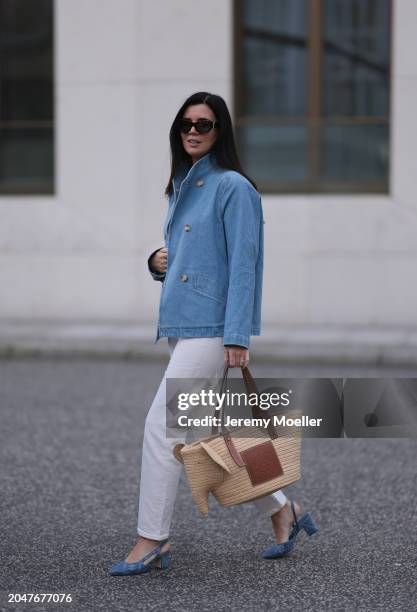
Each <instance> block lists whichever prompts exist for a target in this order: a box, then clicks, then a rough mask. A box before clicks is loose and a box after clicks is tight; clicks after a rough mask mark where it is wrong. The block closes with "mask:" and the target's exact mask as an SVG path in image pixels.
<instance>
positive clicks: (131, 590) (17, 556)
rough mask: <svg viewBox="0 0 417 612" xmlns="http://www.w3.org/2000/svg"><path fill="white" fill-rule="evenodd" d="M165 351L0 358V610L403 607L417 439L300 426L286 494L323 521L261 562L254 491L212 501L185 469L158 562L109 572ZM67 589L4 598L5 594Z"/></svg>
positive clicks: (408, 584)
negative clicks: (65, 600) (164, 561)
mask: <svg viewBox="0 0 417 612" xmlns="http://www.w3.org/2000/svg"><path fill="white" fill-rule="evenodd" d="M164 367H165V364H164V363H162V362H161V363H148V364H147V363H144V362H142V361H113V360H99V361H89V360H80V359H78V360H71V359H66V360H65V359H61V360H38V361H36V360H10V361H1V362H0V411H1V432H0V457H1V527H2V535H1V540H0V542H1V564H0V576H1V578H0V591H1V597H2V600H1V603H0V609H1V610H12V609H14V610H53V611H54V612H55V610H65V609H68V610H76V611H77V612H83V611H94V610H105V611H106V612H109V611H119V610H120V611H125V610H126V611H127V610H158V611H161V610H169V611H176V610H181V611H184V612H187V611H190V612H191V611H193V612H194V611H197V610H198V611H201V612H204V611H206V610H207V611H210V612H213V610H216V611H217V610H240V611H246V610H257V611H259V610H284V609H285V610H291V611H298V610H309V611H311V610H312V611H315V610H320V611H321V610H332V611H333V610H338V611H339V610H349V611H351V610H361V611H368V610H369V611H371V610H372V611H374V610H390V611H393V610H404V611H408V610H415V608H416V600H417V597H416V590H417V589H416V567H417V536H416V534H417V515H416V508H417V503H416V502H417V461H416V458H417V442H416V441H414V440H405V439H342V438H341V439H306V440H304V441H303V477H302V480H301V481H300V482H298V483H297V484H296V485H294V486H292V487H290V489H289V490H287V491H288V493H289V494H290V495H291V496H292V497H294V498H295V499H297V500H299V501H300V502H301V504H302V507H303V508H304V510H306V511H311V513H312V515H313V517H314V519H315V520H316V523H317V525H318V527H319V532H318V533H317V534H315V535H314V536H312V537H311V538H308V537H307V536H305V534H304V533H303V534H301V535H300V536H299V541H298V544H297V546H296V548H295V549H294V552H293V554H292V555H291V556H290V557H287V558H284V559H281V560H276V561H264V560H262V559H261V558H260V552H261V550H262V549H263V548H264V547H265V546H267V545H268V544H270V543H272V532H271V530H270V526H269V524H268V521H267V520H265V519H264V518H262V517H260V516H258V515H257V513H256V511H255V510H254V508H253V507H252V506H251V505H243V506H238V507H235V508H230V509H226V508H221V507H219V506H217V505H216V503H215V501H214V500H212V501H211V506H210V514H209V516H208V517H207V518H206V517H203V516H200V515H199V514H198V512H197V510H196V509H195V508H194V506H193V503H192V500H191V496H190V494H189V492H188V489H187V485H186V482H185V478H183V479H182V482H181V485H180V491H179V496H178V500H177V505H176V510H175V516H174V521H173V528H172V537H171V542H172V549H173V564H172V566H171V568H170V570H168V571H167V572H158V573H156V574H151V575H146V576H135V577H129V578H115V577H110V576H108V569H109V566H110V565H111V564H112V563H114V562H115V561H117V560H119V559H123V558H124V557H125V556H126V553H127V551H128V550H129V548H130V547H131V546H132V545H133V544H134V542H135V540H136V537H137V536H136V513H137V493H138V479H139V467H140V451H141V438H142V432H143V422H144V418H145V414H146V411H147V409H148V407H149V405H150V403H151V401H152V398H153V395H154V393H155V392H156V389H157V387H158V384H159V382H160V379H161V377H162V374H163V371H164ZM253 374H254V375H255V376H262V377H274V376H276V377H280V376H282V377H284V376H288V377H290V376H292V377H295V376H313V375H322V376H347V375H358V376H359V375H362V376H366V375H369V376H372V375H375V376H382V375H388V376H401V375H402V376H415V377H417V372H415V371H414V372H412V371H409V372H407V371H405V370H402V371H400V372H399V371H393V370H385V371H382V370H374V371H372V370H369V369H367V370H362V369H357V370H353V368H345V369H344V370H341V369H340V368H334V369H332V370H331V369H330V368H323V369H317V368H316V369H314V370H313V369H312V368H310V367H306V368H294V367H291V368H283V367H282V366H276V365H275V366H272V365H271V366H267V365H262V366H259V367H255V366H254V367H253ZM34 592H37V593H44V592H46V593H70V594H71V596H72V602H73V603H72V604H53V603H50V604H48V605H45V604H43V605H42V604H23V603H21V604H19V605H18V606H14V607H13V606H12V605H8V604H6V595H7V593H34Z"/></svg>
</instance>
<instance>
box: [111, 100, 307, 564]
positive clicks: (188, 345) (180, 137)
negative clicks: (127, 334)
mask: <svg viewBox="0 0 417 612" xmlns="http://www.w3.org/2000/svg"><path fill="white" fill-rule="evenodd" d="M170 144H171V163H172V165H171V176H170V178H169V181H168V185H167V188H166V192H165V193H166V195H167V196H168V197H169V207H168V211H167V216H166V219H165V224H164V239H165V246H164V247H162V248H160V249H157V251H155V252H154V253H152V254H151V256H150V257H149V259H148V266H149V271H150V273H151V275H152V277H153V278H154V279H155V280H157V281H161V282H162V291H161V298H160V307H159V320H158V330H157V335H156V339H155V342H157V341H158V340H159V338H161V337H164V336H166V337H167V338H168V346H169V351H170V361H169V364H168V367H167V368H166V371H165V374H164V377H163V379H162V381H161V384H160V386H159V388H158V391H157V393H156V396H155V398H154V400H153V402H152V405H151V407H150V410H149V413H148V415H147V418H146V422H145V430H144V439H143V451H142V466H141V480H140V494H139V512H138V528H137V531H138V534H139V539H138V541H137V543H136V545H135V546H134V547H133V549H132V550H131V551H130V552H129V554H128V556H127V557H126V559H125V560H124V561H120V562H119V563H116V564H115V565H113V567H112V568H111V570H110V573H111V575H114V576H116V575H118V576H120V575H132V574H142V573H146V572H148V571H149V570H150V569H151V568H152V567H155V566H156V567H161V568H166V567H168V565H169V561H170V543H169V530H170V525H171V518H172V514H173V508H174V502H175V497H176V493H177V488H178V483H179V478H180V472H181V469H182V468H181V464H180V463H178V461H177V460H176V459H175V457H174V456H173V454H172V449H173V445H174V444H175V443H176V442H178V440H172V439H169V438H167V436H166V424H165V415H166V396H165V393H166V384H165V380H166V378H211V377H220V376H221V372H222V370H223V364H224V363H227V364H229V366H230V367H246V366H247V365H248V363H249V343H250V336H251V335H259V334H260V326H261V297H262V273H263V223H264V221H263V214H262V204H261V198H260V195H259V193H258V191H257V190H256V186H255V184H254V183H253V182H252V181H251V180H250V179H249V178H248V177H247V176H246V175H245V174H244V172H243V170H242V168H241V166H240V163H239V160H238V157H237V153H236V148H235V143H234V137H233V129H232V122H231V118H230V114H229V111H228V109H227V106H226V103H225V101H224V100H223V98H221V97H220V96H218V95H214V94H209V93H207V92H199V93H195V94H193V95H191V96H190V97H189V98H188V99H187V100H186V101H185V102H184V104H183V105H182V106H181V108H180V109H179V111H178V113H177V115H176V117H175V119H174V121H173V124H172V127H171V130H170ZM252 503H254V505H255V506H256V507H257V509H258V510H259V512H261V513H262V514H264V515H265V516H266V517H270V518H271V521H272V528H273V532H274V537H275V543H274V544H273V545H272V546H270V547H269V548H267V549H265V550H264V551H263V553H262V555H263V557H264V558H276V557H281V556H283V555H285V554H287V553H288V552H289V551H290V550H291V549H292V547H293V545H294V542H295V538H296V536H297V534H298V532H299V530H300V529H301V528H303V527H304V528H305V522H306V521H307V520H311V519H310V517H309V515H308V514H306V515H304V516H302V517H301V518H299V517H300V506H299V504H297V503H294V502H291V503H290V502H289V500H287V498H286V497H285V495H284V493H282V491H278V492H276V493H273V494H272V495H268V496H266V497H263V498H261V499H257V500H255V501H254V502H252Z"/></svg>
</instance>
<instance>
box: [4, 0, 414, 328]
mask: <svg viewBox="0 0 417 612" xmlns="http://www.w3.org/2000/svg"><path fill="white" fill-rule="evenodd" d="M234 15H235V14H234V11H233V3H232V1H231V0H212V1H211V2H210V3H207V2H203V1H202V0H169V1H168V0H89V1H88V2H85V0H70V1H68V0H56V2H55V7H54V92H55V94H54V109H55V117H54V141H55V157H54V159H55V188H54V193H53V194H50V195H36V194H32V195H18V194H17V195H16V194H7V193H3V194H0V248H1V255H0V287H1V300H0V317H1V320H2V321H3V322H5V321H9V320H13V321H17V322H19V321H22V322H23V321H28V320H30V321H32V322H33V321H35V322H36V321H49V322H60V321H75V322H79V323H82V322H96V323H103V322H107V321H112V322H115V323H116V324H117V323H123V324H126V323H132V324H140V325H143V326H145V328H146V329H147V328H148V327H149V338H150V339H151V340H153V337H154V333H155V324H156V321H157V307H158V299H159V292H160V284H159V283H157V282H154V281H153V280H152V279H151V277H150V275H149V273H148V271H147V264H146V260H147V256H148V254H149V253H150V252H151V251H152V250H153V249H155V248H156V247H157V246H160V245H161V246H162V244H163V239H162V225H163V220H164V217H165V212H166V206H167V201H166V199H165V197H164V195H163V192H164V188H165V185H166V183H167V180H168V176H169V143H168V132H169V128H170V125H171V122H172V120H173V117H174V116H175V114H176V112H177V109H178V107H179V106H180V105H181V104H182V102H183V100H184V99H185V98H186V97H187V96H188V95H190V94H191V93H193V92H195V91H201V90H206V91H211V92H214V93H218V94H220V95H222V96H223V97H224V98H225V99H226V101H227V102H228V105H229V108H230V109H231V110H232V109H233V108H234V102H235V101H234V98H233V96H234V92H235V85H236V83H235V68H234V66H235V62H234V57H233V53H234V48H235V46H234V40H233V32H234V24H233V20H234V18H235V17H234ZM416 23H417V3H416V2H415V1H414V0H394V2H393V7H392V40H391V45H392V53H391V57H392V65H391V77H390V78H391V94H390V95H391V102H390V150H389V192H388V193H351V194H349V193H345V194H341V193H340V194H331V193H303V194H300V193H298V194H297V193H271V192H268V193H263V207H264V216H265V220H266V224H265V277H264V293H263V326H264V327H263V330H264V331H263V333H264V334H268V333H270V332H271V333H274V332H275V331H276V330H279V329H285V328H293V329H294V328H297V327H304V328H311V329H320V328H321V329H323V328H332V329H335V330H338V329H339V330H342V329H344V330H346V329H349V328H351V329H356V328H360V329H365V330H366V329H371V328H378V329H380V330H384V329H397V328H398V329H401V330H403V331H405V333H408V332H409V331H411V332H412V333H414V330H416V328H417V284H416V283H415V281H414V279H415V278H416V271H417V198H416V190H415V180H416V178H417V151H416V150H415V143H416V142H417V115H416V112H415V109H416V108H417V64H416V62H415V60H414V58H415V56H416V53H417V38H416V35H415V24H416ZM255 179H256V177H255ZM268 191H269V190H268Z"/></svg>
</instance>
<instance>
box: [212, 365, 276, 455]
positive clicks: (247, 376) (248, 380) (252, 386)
mask: <svg viewBox="0 0 417 612" xmlns="http://www.w3.org/2000/svg"><path fill="white" fill-rule="evenodd" d="M229 367H230V366H229V364H225V367H224V371H223V378H222V384H221V386H220V393H224V388H225V386H226V382H227V374H228V371H229ZM241 371H242V376H243V380H244V383H245V388H246V393H247V394H250V393H254V394H256V397H258V396H259V391H258V388H257V386H256V383H255V381H254V379H253V376H252V374H251V373H250V370H249V368H248V367H247V366H246V367H243V366H241ZM251 408H252V417H253V418H269V419H270V422H269V425H268V427H267V431H268V434H269V437H270V438H271V439H272V440H274V439H275V438H278V433H277V431H276V429H275V427H274V425H273V418H272V415H271V413H270V411H269V409H267V410H262V409H261V408H260V407H259V405H258V402H256V404H255V405H252V406H251ZM214 414H216V413H214ZM224 420H225V411H224V408H223V409H222V410H221V418H220V432H219V427H218V425H213V426H212V428H211V433H212V434H213V435H214V434H218V433H221V435H222V436H225V437H228V438H229V439H230V441H231V438H230V433H229V430H228V429H227V427H226V425H225V422H224ZM232 444H233V442H232ZM233 446H234V445H233ZM236 452H237V450H236ZM242 461H243V460H242ZM238 465H239V464H238ZM243 465H245V464H243Z"/></svg>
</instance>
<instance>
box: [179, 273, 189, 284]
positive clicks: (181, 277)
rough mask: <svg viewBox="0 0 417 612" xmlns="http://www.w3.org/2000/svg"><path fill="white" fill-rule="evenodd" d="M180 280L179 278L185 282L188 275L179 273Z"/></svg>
mask: <svg viewBox="0 0 417 612" xmlns="http://www.w3.org/2000/svg"><path fill="white" fill-rule="evenodd" d="M180 280H181V281H182V282H183V283H186V282H187V281H188V276H187V275H186V274H181V276H180Z"/></svg>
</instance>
